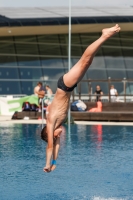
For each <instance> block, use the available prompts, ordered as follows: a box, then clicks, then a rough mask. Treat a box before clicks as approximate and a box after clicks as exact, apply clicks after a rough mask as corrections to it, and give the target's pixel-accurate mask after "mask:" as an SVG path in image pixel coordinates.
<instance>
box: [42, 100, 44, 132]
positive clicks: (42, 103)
mask: <svg viewBox="0 0 133 200" xmlns="http://www.w3.org/2000/svg"><path fill="white" fill-rule="evenodd" d="M43 108H44V99H43V98H42V129H43V127H44V110H43Z"/></svg>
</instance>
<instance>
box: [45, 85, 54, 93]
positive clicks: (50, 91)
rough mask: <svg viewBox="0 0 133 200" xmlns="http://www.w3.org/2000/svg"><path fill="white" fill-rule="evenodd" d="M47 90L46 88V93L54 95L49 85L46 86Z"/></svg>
mask: <svg viewBox="0 0 133 200" xmlns="http://www.w3.org/2000/svg"><path fill="white" fill-rule="evenodd" d="M45 88H46V91H47V94H48V95H52V94H53V92H52V90H51V88H50V87H49V85H46V86H45Z"/></svg>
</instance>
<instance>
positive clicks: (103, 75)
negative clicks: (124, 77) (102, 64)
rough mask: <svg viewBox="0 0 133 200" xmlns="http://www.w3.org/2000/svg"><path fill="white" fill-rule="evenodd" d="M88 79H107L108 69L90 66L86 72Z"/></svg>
mask: <svg viewBox="0 0 133 200" xmlns="http://www.w3.org/2000/svg"><path fill="white" fill-rule="evenodd" d="M86 76H87V79H100V80H102V79H107V78H108V76H107V71H106V70H105V69H104V70H103V69H93V68H91V67H90V68H89V69H88V71H87V73H86Z"/></svg>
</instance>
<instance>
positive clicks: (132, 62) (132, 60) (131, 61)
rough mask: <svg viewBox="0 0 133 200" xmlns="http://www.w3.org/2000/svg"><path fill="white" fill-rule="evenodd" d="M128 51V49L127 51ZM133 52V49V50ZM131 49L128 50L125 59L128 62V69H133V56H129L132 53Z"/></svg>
mask: <svg viewBox="0 0 133 200" xmlns="http://www.w3.org/2000/svg"><path fill="white" fill-rule="evenodd" d="M125 52H126V51H125ZM132 52H133V51H132ZM128 53H129V51H127V56H126V57H124V61H125V64H126V68H128V69H133V57H129V55H131V50H130V53H129V54H128ZM132 56H133V53H132Z"/></svg>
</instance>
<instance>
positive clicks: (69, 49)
mask: <svg viewBox="0 0 133 200" xmlns="http://www.w3.org/2000/svg"><path fill="white" fill-rule="evenodd" d="M68 38H69V39H68V71H69V70H70V69H71V0H69V34H68ZM70 116H71V112H70V106H69V109H68V132H69V133H70V120H71V119H70Z"/></svg>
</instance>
